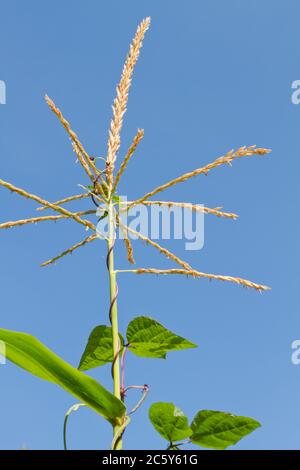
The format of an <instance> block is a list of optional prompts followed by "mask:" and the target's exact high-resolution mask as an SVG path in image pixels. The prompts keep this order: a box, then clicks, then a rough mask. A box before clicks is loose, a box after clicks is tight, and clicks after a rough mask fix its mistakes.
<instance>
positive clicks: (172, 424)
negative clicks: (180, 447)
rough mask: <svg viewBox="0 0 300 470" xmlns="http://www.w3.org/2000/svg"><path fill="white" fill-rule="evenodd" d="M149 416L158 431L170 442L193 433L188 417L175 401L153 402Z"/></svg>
mask: <svg viewBox="0 0 300 470" xmlns="http://www.w3.org/2000/svg"><path fill="white" fill-rule="evenodd" d="M149 418H150V421H151V423H152V424H153V426H154V427H155V429H156V431H158V432H159V434H160V435H161V436H162V437H163V438H164V439H166V440H167V441H168V442H170V443H173V442H176V441H180V440H181V439H186V438H187V437H189V436H190V435H191V434H192V430H191V428H190V427H189V424H188V418H187V417H186V416H185V414H184V413H183V412H182V411H181V410H180V409H179V408H177V406H175V405H174V404H173V403H163V402H158V403H153V404H152V405H151V407H150V410H149Z"/></svg>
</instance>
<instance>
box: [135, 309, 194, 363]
mask: <svg viewBox="0 0 300 470" xmlns="http://www.w3.org/2000/svg"><path fill="white" fill-rule="evenodd" d="M127 341H128V343H129V350H130V351H131V352H132V353H134V354H136V355H137V356H140V357H155V358H163V359H165V358H166V355H167V352H169V351H176V350H181V349H187V348H196V347H197V346H196V344H193V343H191V342H190V341H188V340H187V339H184V338H182V337H181V336H177V335H175V334H174V333H172V331H170V330H167V329H166V328H165V327H164V326H162V325H161V324H160V323H158V322H157V321H155V320H153V319H152V318H149V317H137V318H135V319H134V320H132V321H131V322H130V323H129V325H128V328H127Z"/></svg>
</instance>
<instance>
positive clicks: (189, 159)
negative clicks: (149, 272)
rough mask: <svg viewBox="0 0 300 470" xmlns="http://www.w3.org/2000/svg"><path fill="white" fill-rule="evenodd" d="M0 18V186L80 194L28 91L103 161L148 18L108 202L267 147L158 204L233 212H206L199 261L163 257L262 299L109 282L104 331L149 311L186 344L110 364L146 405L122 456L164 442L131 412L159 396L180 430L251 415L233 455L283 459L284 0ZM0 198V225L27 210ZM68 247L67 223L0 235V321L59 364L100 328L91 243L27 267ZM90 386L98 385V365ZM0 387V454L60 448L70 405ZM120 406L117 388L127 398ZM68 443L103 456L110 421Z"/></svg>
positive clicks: (286, 333)
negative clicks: (256, 285) (123, 166)
mask: <svg viewBox="0 0 300 470" xmlns="http://www.w3.org/2000/svg"><path fill="white" fill-rule="evenodd" d="M0 14H1V29H0V50H1V67H0V79H1V80H5V82H6V86H7V104H6V105H5V106H0V126H1V132H0V155H1V159H0V169H1V171H0V175H1V176H0V177H1V178H2V179H4V180H9V181H12V182H14V183H15V184H16V185H19V186H22V187H24V188H26V189H30V190H31V191H32V192H34V193H36V194H39V195H41V196H42V197H45V198H47V199H49V200H56V199H58V198H60V197H62V196H65V195H71V194H76V193H77V191H78V188H77V186H76V185H77V184H78V183H87V180H86V179H85V176H84V175H83V173H82V172H81V169H80V167H79V165H76V164H75V163H74V155H73V153H72V151H71V147H70V143H69V140H68V137H67V135H66V133H65V131H64V129H63V128H62V127H61V125H60V123H59V122H58V121H57V120H56V119H55V117H54V116H53V115H52V114H51V113H50V111H49V109H48V107H47V106H46V104H45V102H44V98H43V97H44V94H45V93H48V94H49V96H50V97H52V98H53V99H54V101H55V102H56V104H57V105H58V106H59V107H61V109H62V110H63V112H64V114H65V116H66V117H67V118H69V119H70V121H71V123H72V126H73V128H74V130H75V131H78V134H79V135H80V137H81V139H82V141H83V142H84V143H85V145H86V147H87V149H88V150H89V152H90V153H91V154H96V155H105V152H106V142H107V128H108V125H109V122H110V119H111V103H112V101H113V98H114V96H115V85H116V83H117V82H118V80H119V76H120V72H121V68H122V65H123V61H124V57H125V55H126V53H127V50H128V45H129V42H130V40H131V38H132V36H133V34H134V32H135V29H136V26H137V24H138V23H139V22H140V20H141V19H142V18H144V17H145V16H148V15H150V16H151V17H152V26H151V30H150V31H149V32H148V33H147V37H146V40H145V45H144V48H143V50H142V55H141V58H140V60H139V63H138V66H137V69H136V73H135V76H134V83H133V88H132V90H131V92H130V102H129V109H128V112H127V115H126V124H125V127H124V132H123V134H122V137H123V140H122V149H121V152H120V157H121V156H122V155H123V154H124V151H125V150H126V148H127V147H128V145H129V143H130V142H131V139H132V137H133V135H134V134H135V132H136V129H137V127H141V128H144V129H145V138H144V140H143V142H142V144H141V146H140V148H139V150H138V152H137V154H136V155H135V158H134V159H132V161H131V163H130V171H128V172H127V173H126V176H125V175H124V178H123V180H122V183H121V192H122V193H123V194H124V193H125V194H128V197H130V198H136V197H139V196H141V195H143V194H144V193H145V192H147V191H148V190H151V189H152V188H153V187H156V186H157V185H158V184H160V183H164V182H166V181H168V180H169V179H171V178H173V177H176V176H178V175H180V174H181V173H183V172H185V171H188V170H192V169H194V168H197V167H199V166H202V165H203V164H205V163H208V162H210V161H212V160H214V159H215V158H216V157H217V156H219V155H222V154H224V153H225V152H227V151H228V150H230V149H231V148H237V147H239V146H241V145H252V144H257V145H259V146H265V147H271V148H272V149H273V152H272V154H271V156H268V157H263V158H260V157H253V158H251V159H243V160H242V161H238V162H235V163H234V165H233V167H232V168H229V167H224V168H223V167H222V168H219V169H216V170H214V171H213V172H211V173H210V175H209V176H208V177H206V178H205V177H203V176H200V177H198V178H195V179H193V180H190V181H188V182H186V183H185V184H181V185H178V186H177V187H174V188H172V189H170V190H169V191H168V193H165V196H164V197H165V198H166V199H167V200H172V199H175V200H178V201H181V200H187V201H191V202H194V203H203V204H205V205H207V206H209V207H215V206H220V205H222V206H223V207H224V209H225V210H227V211H232V212H236V213H238V214H240V218H239V219H238V220H237V221H236V222H234V221H230V220H226V219H218V218H214V217H213V216H207V217H206V219H205V223H206V227H205V246H204V249H203V250H201V251H197V252H192V251H190V252H185V250H184V244H183V243H182V242H181V241H178V240H177V241H172V242H169V243H167V246H168V247H169V248H170V249H172V250H173V251H176V253H177V254H178V255H179V256H181V257H184V258H185V259H186V260H187V261H189V262H190V263H191V264H192V265H193V266H195V267H196V268H198V269H200V270H203V271H206V272H214V273H222V274H232V275H240V276H243V277H246V278H249V279H252V280H254V281H258V282H261V283H265V284H268V285H270V286H272V291H271V292H268V293H264V294H263V295H260V294H259V293H257V292H255V291H250V290H245V289H243V288H240V287H238V286H235V285H231V284H223V283H220V282H217V281H215V282H211V283H209V282H207V281H206V280H192V279H185V278H183V277H178V278H177V277H160V278H156V277H151V276H145V277H143V276H131V275H124V276H123V277H122V278H120V296H119V307H120V326H121V329H122V331H124V329H125V327H126V324H127V323H128V321H129V320H130V319H132V318H133V317H134V316H136V315H150V316H152V317H154V318H155V319H157V320H159V321H161V322H162V323H163V324H164V325H165V326H166V327H168V328H170V329H172V330H173V331H175V332H177V333H179V334H181V335H182V336H185V337H186V338H188V339H190V340H191V341H193V342H196V343H197V344H198V345H199V348H198V349H196V350H187V351H184V352H180V353H179V352H178V353H171V354H169V356H168V358H167V361H163V360H154V359H153V360H151V359H149V360H146V359H139V358H137V357H134V356H129V355H128V363H127V372H126V377H127V384H129V383H134V384H143V383H148V384H149V385H150V386H151V393H150V395H149V398H148V400H147V402H146V404H145V405H144V406H143V408H142V409H141V410H139V411H138V412H137V413H136V415H135V416H134V419H133V422H132V425H131V427H130V429H129V430H128V432H126V437H125V445H126V447H127V448H131V449H134V448H135V449H145V448H147V449H159V448H164V446H165V443H164V442H163V441H162V439H161V438H160V436H159V435H158V434H157V433H156V431H155V430H154V429H153V428H152V426H151V424H150V422H149V421H148V420H147V412H148V407H149V405H150V404H151V403H152V402H154V401H173V402H174V403H175V404H176V405H177V406H179V407H181V408H182V409H183V410H184V411H185V412H186V413H187V414H188V415H189V417H191V418H192V416H193V415H194V414H195V412H197V411H198V410H199V409H203V408H207V409H217V410H224V411H230V412H232V413H236V414H241V415H246V416H252V417H254V418H256V419H258V420H259V421H260V422H261V423H262V427H261V428H260V429H259V430H257V431H256V432H255V433H253V434H252V435H250V436H248V437H247V438H246V439H245V440H243V441H241V442H240V443H239V444H238V445H237V446H236V447H235V448H236V449H290V448H295V449H299V448H300V429H299V419H300V407H299V392H300V366H298V367H297V366H295V365H292V363H291V353H292V350H291V343H292V341H293V340H295V339H298V338H299V337H300V321H299V307H298V292H299V287H298V284H299V264H298V263H299V261H298V260H299V256H298V255H299V249H298V246H299V245H298V243H299V227H300V225H299V222H298V199H299V184H298V179H299V169H300V165H299V150H300V139H299V127H300V106H296V105H293V104H292V102H291V94H292V89H291V83H292V82H293V80H296V79H299V78H300V71H299V63H300V60H299V59H300V53H299V14H300V5H299V2H297V1H296V0H295V1H293V0H289V1H286V2H281V1H278V0H277V1H274V0H273V1H271V0H259V1H258V0H252V1H237V0H236V1H233V0H227V1H226V2H224V1H221V0H219V1H216V0H210V1H209V2H205V1H199V0H187V1H186V2H183V1H178V0H177V1H174V0H173V1H170V0H164V1H163V2H162V1H159V0H152V1H151V2H146V1H142V0H139V1H133V0H130V1H129V2H121V1H111V2H109V3H108V2H99V1H95V0H88V1H85V2H80V1H74V0H73V1H67V0H64V1H57V0H51V2H50V1H44V2H36V1H33V0H28V1H26V2H21V1H15V0H10V1H9V2H5V1H3V0H1V2H0ZM0 201H1V206H0V207H1V209H0V217H1V221H6V220H14V219H19V218H23V217H27V216H33V215H34V214H35V207H36V206H35V204H34V203H32V202H30V201H26V200H23V199H22V198H20V197H19V196H17V195H15V194H14V195H13V194H10V192H9V191H7V190H5V189H1V192H0ZM68 207H70V208H74V207H75V206H72V205H70V206H68ZM76 207H77V206H76ZM83 237H84V232H83V230H82V229H81V227H80V226H78V225H77V224H73V223H72V222H70V221H67V222H66V221H60V222H58V223H56V224H53V223H47V224H46V223H45V224H43V225H42V224H41V225H39V226H26V227H23V228H18V229H12V230H9V231H2V232H1V243H0V257H1V258H0V259H1V265H0V282H1V313H0V315H1V322H0V323H1V327H3V328H9V329H13V330H17V331H26V332H30V333H32V334H34V335H36V336H37V337H38V338H39V339H40V340H41V341H43V342H44V343H45V344H46V345H48V346H49V347H50V348H51V349H53V350H54V351H55V352H57V353H58V354H60V355H61V356H62V357H64V358H65V359H66V360H68V361H70V362H71V363H72V364H74V365H77V364H78V361H79V358H80V356H81V353H82V351H83V348H84V346H85V343H86V340H87V337H88V334H89V332H90V331H91V329H92V328H93V327H94V326H96V325H97V324H101V323H102V324H103V323H106V322H107V309H108V298H107V288H108V280H107V273H106V270H105V266H104V260H105V251H106V247H105V245H104V243H102V242H101V243H100V242H97V243H94V244H91V245H89V246H87V247H86V248H85V249H84V250H81V251H78V252H77V253H76V254H74V255H73V256H69V257H67V258H65V259H64V260H63V261H61V262H59V263H57V265H55V266H52V267H50V268H45V269H41V268H39V264H40V263H41V262H42V261H44V260H46V259H48V258H49V257H52V256H54V255H55V254H57V253H59V252H60V251H62V250H63V249H65V248H67V247H68V246H70V245H71V244H73V243H76V242H77V241H80V240H81V239H82V238H83ZM122 248H123V247H122V246H121V247H120V249H118V253H117V256H118V260H119V266H121V267H125V266H126V264H125V256H124V253H123V249H122ZM135 248H136V249H135V256H136V259H137V261H138V265H139V266H151V267H152V266H160V267H167V266H168V267H173V265H172V263H171V262H169V263H168V262H167V261H165V260H164V258H163V257H162V256H161V255H160V254H157V253H156V252H155V251H154V250H153V249H152V248H150V247H145V246H144V245H143V244H140V243H139V242H136V243H135ZM92 375H93V376H94V377H97V378H99V380H100V381H101V382H102V383H103V384H105V385H106V386H107V387H111V380H110V373H109V366H105V367H103V368H100V369H97V370H95V371H94V372H93V373H92ZM0 377H1V388H0V417H1V427H0V447H1V448H2V449H19V448H21V446H22V445H26V446H27V447H28V448H29V449H60V448H62V422H63V417H64V413H65V411H66V410H67V409H68V407H69V406H70V405H72V404H73V403H74V402H75V400H73V398H72V397H71V396H69V395H68V394H67V393H65V392H64V391H62V390H61V389H59V388H58V387H55V386H54V385H51V384H49V383H46V382H43V381H40V380H39V379H37V378H35V377H32V376H30V375H28V374H27V373H26V372H24V371H22V370H20V369H18V368H16V367H15V366H14V365H12V364H7V365H6V366H1V367H0ZM138 397H139V395H136V394H135V392H131V395H130V398H129V402H130V404H131V405H133V404H134V403H135V401H136V400H137V398H138ZM69 443H70V447H71V448H74V449H76V448H77V449H78V448H80V449H90V448H93V449H95V448H96V449H99V448H108V447H109V443H110V427H109V425H108V424H107V423H105V422H104V420H102V419H99V417H98V416H97V415H96V414H94V413H93V412H92V411H89V410H87V409H82V410H80V412H78V413H77V414H76V416H75V415H74V416H72V417H71V419H70V433H69Z"/></svg>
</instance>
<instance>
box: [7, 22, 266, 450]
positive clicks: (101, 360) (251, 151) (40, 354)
mask: <svg viewBox="0 0 300 470" xmlns="http://www.w3.org/2000/svg"><path fill="white" fill-rule="evenodd" d="M149 26H150V18H146V19H144V20H143V21H142V22H141V23H140V25H139V26H138V28H137V31H136V34H135V36H134V38H133V41H132V43H131V45H130V49H129V52H128V55H127V57H126V60H125V64H124V67H123V71H122V75H121V79H120V82H119V84H118V86H117V94H116V98H115V100H114V103H113V117H112V120H111V124H110V128H109V133H108V144H107V151H106V157H98V158H97V157H93V156H91V155H90V154H89V153H88V152H87V150H86V149H85V147H84V146H83V144H82V142H81V141H80V140H79V138H78V136H77V134H76V133H75V132H74V131H73V130H72V128H71V125H70V123H69V122H68V121H67V120H66V119H65V117H64V116H63V114H62V113H61V111H60V110H59V108H57V106H56V105H55V104H54V102H53V101H52V100H51V99H50V98H49V97H48V96H46V102H47V104H48V106H49V107H50V109H51V111H52V112H53V113H54V115H55V116H56V117H57V118H58V120H59V121H60V122H61V124H62V125H63V127H64V128H65V130H66V132H67V134H68V136H69V138H70V141H71V144H72V147H73V151H74V153H75V156H76V159H77V161H79V162H80V164H81V166H82V168H83V170H84V172H85V174H86V177H87V179H88V183H85V184H84V185H80V187H81V192H80V193H79V194H75V195H73V196H67V197H63V198H61V199H60V200H57V201H55V202H49V201H47V200H45V199H43V198H42V197H40V196H37V195H35V194H31V193H30V192H28V191H27V190H24V189H22V188H19V187H16V186H14V185H13V184H11V183H9V182H7V181H4V180H1V179H0V186H3V187H5V188H7V189H9V190H10V191H12V192H14V193H16V194H19V195H20V196H22V197H25V198H28V199H31V200H33V201H35V202H36V203H37V204H38V207H37V211H38V215H37V216H35V217H31V218H28V219H24V220H17V221H12V222H5V223H2V224H0V228H1V229H7V228H11V227H16V226H23V225H26V224H31V223H42V222H45V221H57V220H60V219H68V220H70V221H73V222H77V223H78V224H80V226H82V228H84V229H85V230H86V231H88V232H89V233H88V234H87V236H85V238H84V239H83V240H81V241H79V242H78V243H76V244H75V245H73V246H71V247H69V248H67V249H65V250H64V251H62V252H61V253H60V254H58V255H56V256H54V257H53V258H51V259H50V260H48V261H45V262H44V263H43V264H42V265H41V266H43V267H44V266H49V265H51V264H54V263H55V262H56V261H58V260H60V259H61V258H63V257H65V256H66V255H68V254H71V253H73V252H74V251H76V250H78V249H79V248H81V247H84V246H85V245H87V244H89V243H93V242H94V241H97V240H99V239H101V240H105V242H106V245H107V259H106V264H107V270H108V278H109V293H108V295H109V299H110V307H109V323H108V324H101V325H97V326H96V327H95V328H94V329H93V330H92V331H91V333H90V335H89V338H88V339H87V343H86V347H85V349H84V351H83V353H82V356H81V358H80V359H79V361H78V365H77V367H74V366H72V365H71V364H69V363H67V362H66V361H64V360H63V359H62V358H60V357H59V356H58V355H57V354H55V353H54V352H53V351H51V350H50V349H49V348H48V347H46V346H45V345H43V344H42V343H41V342H40V341H38V339H36V338H35V337H33V336H31V335H29V334H27V333H21V332H14V331H9V330H5V329H0V340H1V341H3V342H4V344H5V346H6V357H7V359H9V360H10V361H11V362H13V363H14V364H16V365H17V366H19V367H21V368H22V369H25V370H26V371H27V372H29V373H31V374H33V375H35V376H37V377H39V378H41V379H43V380H46V381H48V382H52V383H54V384H56V385H59V386H60V387H61V388H63V389H64V390H66V391H67V392H69V393H70V394H71V395H73V397H75V398H76V400H77V401H78V403H76V404H75V405H73V406H72V407H71V408H70V409H69V410H68V411H67V413H66V415H65V419H64V424H63V443H64V448H65V449H67V429H68V418H69V416H70V414H71V413H72V412H75V411H78V410H79V409H80V408H81V407H83V406H87V407H89V408H91V409H93V410H94V411H95V412H96V413H98V414H99V415H100V416H101V417H102V418H104V419H105V420H107V421H108V422H109V423H110V424H111V426H112V431H113V437H112V443H111V449H112V450H121V449H122V448H123V438H124V434H125V431H126V432H127V429H126V428H127V427H128V425H129V423H130V421H131V418H132V415H133V414H134V413H136V412H137V411H138V409H139V408H140V407H141V406H142V405H143V404H144V402H145V400H146V398H147V396H148V393H149V386H148V385H145V384H144V385H127V384H125V378H124V377H125V374H124V371H125V367H126V357H127V356H126V355H127V353H129V354H134V355H135V356H138V357H140V358H147V359H165V358H166V357H167V355H168V354H172V353H173V352H176V351H181V350H184V349H189V348H196V347H197V345H196V344H194V343H193V342H191V341H189V340H188V339H186V338H183V337H181V336H180V335H178V334H177V333H175V332H173V331H172V330H171V329H169V328H167V327H166V326H165V325H162V324H160V323H159V322H158V321H157V320H156V319H153V318H151V317H148V316H142V315H141V316H137V317H135V318H132V319H131V320H130V321H129V323H128V326H127V330H126V332H124V335H122V334H121V332H120V331H119V328H118V302H117V299H118V285H117V281H118V278H119V276H121V275H122V274H124V275H126V273H129V274H133V275H143V274H155V275H186V276H188V277H190V278H194V279H198V280H200V279H209V280H218V281H223V282H230V283H233V284H237V285H240V286H244V287H246V288H249V289H255V290H257V291H260V292H261V291H265V290H267V289H268V287H267V286H265V285H262V284H257V283H255V282H252V281H249V280H247V279H243V278H241V277H234V276H231V275H219V274H208V273H203V272H201V271H198V270H197V269H195V268H194V267H192V266H190V265H189V264H188V263H187V262H186V261H184V260H182V259H180V258H179V257H178V256H177V255H175V254H174V253H172V252H170V251H169V250H167V249H166V248H164V247H163V246H161V245H160V244H158V243H157V242H156V241H154V240H152V239H151V238H148V237H146V236H145V235H143V234H142V233H139V232H136V231H134V230H133V229H132V228H130V227H129V226H127V225H125V224H124V223H123V219H122V214H124V213H127V214H128V213H129V212H130V210H131V209H132V208H134V207H136V206H138V205H143V206H150V205H158V206H164V205H165V206H168V207H182V208H185V209H188V210H191V211H194V212H195V211H200V212H204V213H205V214H210V215H212V216H217V217H219V218H229V219H236V218H237V215H236V214H234V213H229V212H224V211H222V210H221V209H220V208H219V207H218V208H208V207H203V206H202V205H197V204H191V203H188V202H180V201H163V200H156V199H155V200H154V199H153V197H154V196H156V195H157V194H159V193H161V192H163V191H165V190H167V189H168V188H169V187H172V186H175V185H177V184H179V183H182V182H184V181H186V180H188V179H190V178H192V177H195V176H197V175H207V174H208V173H209V172H210V171H211V170H213V169H216V168H218V167H219V166H221V165H227V164H228V165H231V164H232V162H233V161H234V160H237V159H240V158H243V157H251V156H255V155H257V156H264V155H266V154H268V153H269V152H270V150H269V149H265V148H259V147H256V146H255V145H252V146H250V147H240V148H239V149H237V150H235V151H234V150H230V151H229V152H227V153H226V154H225V155H223V156H221V157H219V158H217V159H216V160H214V161H213V162H211V163H208V164H206V165H205V166H202V167H200V168H197V169H196V170H193V171H190V172H188V173H185V174H184V175H181V176H179V177H177V178H175V179H173V180H171V181H168V182H167V183H164V184H161V185H160V186H158V187H156V188H154V189H153V190H151V191H149V192H147V193H146V194H144V195H143V196H141V197H140V198H138V199H136V200H132V201H127V200H126V202H125V201H122V199H121V198H120V197H119V196H118V194H117V189H118V185H119V182H120V179H121V178H122V175H123V173H124V171H125V170H126V169H127V166H128V164H129V161H130V159H131V157H132V156H133V154H134V153H135V152H136V150H137V148H138V147H139V145H140V143H141V141H142V139H143V137H144V131H143V130H142V129H138V131H137V134H136V135H135V137H134V138H133V141H132V144H131V145H130V147H129V149H128V150H127V152H126V153H125V155H124V157H123V159H122V161H121V163H120V164H119V166H118V168H117V169H116V164H117V156H118V155H119V149H120V144H121V138H120V135H121V129H122V125H123V118H124V114H125V112H126V108H127V102H128V95H129V89H130V86H131V81H132V76H133V72H134V68H135V65H136V62H137V60H138V57H139V54H140V50H141V47H142V43H143V39H144V36H145V33H146V31H147V30H148V28H149ZM83 199H84V200H86V201H87V202H89V203H90V205H89V206H88V207H87V208H86V210H84V211H75V212H74V211H70V210H68V209H66V205H67V204H68V203H69V202H73V203H74V202H76V201H79V200H83ZM47 211H51V212H50V213H49V214H48V212H47ZM45 212H46V215H43V214H44V213H45ZM104 219H105V221H107V227H108V233H103V232H101V230H99V228H98V226H97V221H99V220H104ZM95 220H96V222H95ZM95 223H96V225H95ZM118 232H119V233H122V238H123V240H122V243H124V248H125V250H126V252H127V258H128V262H129V263H130V264H131V265H133V266H129V268H130V269H129V268H128V267H127V268H126V269H116V267H115V253H114V247H115V243H116V241H117V236H116V235H117V233H118ZM131 235H134V236H135V237H136V238H137V239H139V240H141V241H143V242H145V243H146V244H147V245H149V246H150V247H152V248H154V249H155V250H158V251H159V252H160V253H161V254H162V255H164V256H165V257H167V258H168V259H169V260H170V261H171V262H173V263H174V264H175V265H176V267H175V268H174V267H173V268H169V269H159V268H157V267H138V268H136V267H135V266H134V265H135V259H134V253H133V246H132V243H131V239H130V238H132V237H131ZM108 363H110V364H111V375H112V382H113V387H112V390H111V391H109V390H107V389H106V388H105V387H103V386H102V385H101V384H100V383H99V381H97V380H95V379H94V378H92V377H90V376H89V375H88V371H90V370H92V369H95V368H98V367H101V366H103V365H105V364H108ZM128 393H140V398H139V399H137V403H136V405H135V406H134V408H133V409H128V407H127V406H126V397H127V395H128ZM149 419H150V421H151V423H152V425H153V428H154V430H156V431H157V432H158V433H159V435H160V436H161V438H162V445H163V442H164V441H165V447H167V448H168V449H173V450H175V449H179V448H182V446H185V445H188V444H190V443H192V444H194V445H196V446H200V447H207V448H212V449H226V448H227V447H229V446H232V445H234V444H236V443H237V442H238V441H239V440H240V439H241V438H243V437H245V436H246V435H247V434H249V433H251V432H252V431H254V430H255V429H257V428H258V427H259V426H260V423H259V422H258V421H256V420H254V419H252V418H249V417H244V416H237V415H234V414H231V413H225V412H222V411H215V410H200V411H198V412H197V413H196V415H195V416H194V417H192V418H191V420H189V418H188V417H187V416H186V415H185V414H184V413H183V411H181V410H180V409H179V408H178V407H177V406H176V405H175V404H173V403H165V402H158V403H152V405H151V406H150V409H149Z"/></svg>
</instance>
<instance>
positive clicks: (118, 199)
mask: <svg viewBox="0 0 300 470" xmlns="http://www.w3.org/2000/svg"><path fill="white" fill-rule="evenodd" d="M112 200H113V201H114V202H117V203H119V202H120V200H121V198H120V196H118V195H117V194H115V195H114V196H113V198H112Z"/></svg>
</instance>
